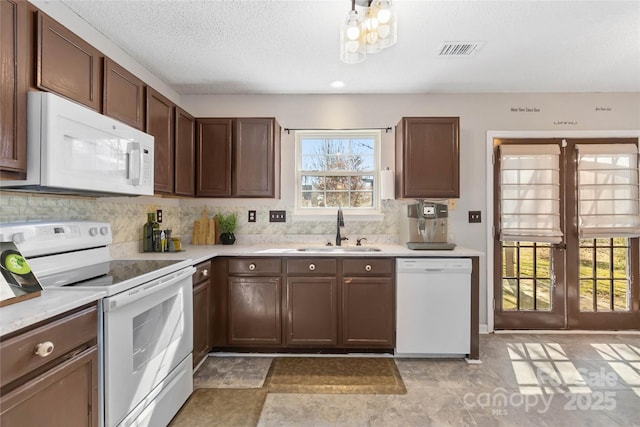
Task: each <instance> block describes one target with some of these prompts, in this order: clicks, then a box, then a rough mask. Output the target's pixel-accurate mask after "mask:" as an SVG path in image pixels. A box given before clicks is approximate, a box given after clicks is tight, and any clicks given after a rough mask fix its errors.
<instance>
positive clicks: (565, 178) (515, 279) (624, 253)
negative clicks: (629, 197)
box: [493, 138, 640, 330]
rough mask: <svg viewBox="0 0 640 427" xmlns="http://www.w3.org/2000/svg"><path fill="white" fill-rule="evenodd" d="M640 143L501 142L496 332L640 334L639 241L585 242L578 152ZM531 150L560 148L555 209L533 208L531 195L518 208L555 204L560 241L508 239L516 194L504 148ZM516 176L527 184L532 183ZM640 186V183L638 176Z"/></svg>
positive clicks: (496, 143)
mask: <svg viewBox="0 0 640 427" xmlns="http://www.w3.org/2000/svg"><path fill="white" fill-rule="evenodd" d="M637 143H638V140H637V139H636V138H633V139H628V138H624V139H622V138H617V139H606V140H605V139H581V140H577V139H576V140H564V139H495V140H494V159H495V162H494V212H495V217H494V230H496V231H495V233H494V266H493V268H494V275H493V276H494V298H495V299H494V325H495V328H496V329H601V330H607V329H640V302H639V301H640V284H639V276H640V272H639V264H640V252H639V239H638V238H637V237H613V238H612V237H601V236H597V237H594V238H590V237H589V238H585V237H580V234H579V230H578V224H579V221H580V218H579V212H578V210H579V203H580V201H579V196H578V194H579V187H578V177H579V176H582V175H579V171H578V161H577V159H578V155H577V149H578V146H580V147H585V144H636V145H637ZM529 144H537V145H540V146H545V147H552V148H553V146H557V148H556V149H555V150H556V152H559V155H558V157H557V171H554V172H553V174H554V176H555V178H554V184H555V183H556V182H557V187H558V188H557V190H554V191H553V194H554V196H553V199H554V200H553V201H547V200H537V199H535V197H536V196H533V199H529V200H527V196H528V192H527V191H526V190H524V191H523V190H519V191H520V193H522V194H523V195H524V199H523V200H520V201H519V202H518V203H519V204H521V205H522V206H524V209H525V210H526V209H528V208H527V206H533V209H534V210H535V205H537V204H540V203H551V204H553V205H554V209H555V208H557V212H558V218H557V220H556V224H557V225H556V227H558V231H559V236H561V237H557V236H554V237H553V238H546V239H545V238H542V239H526V238H523V239H522V240H518V239H517V238H513V236H512V238H510V239H505V238H504V236H503V235H502V234H501V231H500V230H501V225H502V224H501V200H503V199H504V195H505V194H506V193H507V192H508V191H510V190H509V188H507V187H509V185H508V183H507V184H505V182H504V181H503V180H501V161H504V162H506V160H503V158H501V155H500V153H501V147H506V146H508V145H514V146H515V145H529ZM592 146H595V145H592ZM502 150H503V151H506V150H505V149H504V148H502ZM636 159H637V158H636ZM636 161H637V160H636ZM636 166H637V165H636ZM532 168H533V169H535V166H533V167H532ZM554 170H555V168H554ZM529 172H530V174H540V173H542V172H541V171H539V170H534V171H529ZM601 175H602V176H604V173H603V174H601ZM514 176H517V178H516V180H525V179H526V178H525V177H526V176H530V175H527V174H526V173H520V174H517V175H514ZM598 176H600V175H598ZM598 179H600V178H598ZM635 179H636V182H637V172H636V178H635ZM603 180H605V181H607V180H611V181H612V182H609V183H608V185H609V187H610V188H616V187H615V178H611V177H607V178H606V179H605V178H603ZM525 187H526V186H525ZM581 194H582V193H581ZM501 197H502V198H503V199H501ZM507 197H509V196H507ZM635 197H637V193H636V195H635ZM600 202H601V201H600ZM583 209H584V208H583ZM502 221H504V219H502ZM529 240H536V241H529ZM544 240H547V241H544Z"/></svg>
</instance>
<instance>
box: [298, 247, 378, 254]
mask: <svg viewBox="0 0 640 427" xmlns="http://www.w3.org/2000/svg"><path fill="white" fill-rule="evenodd" d="M296 250H297V251H298V252H332V253H340V252H380V251H381V249H378V248H370V247H361V248H360V247H353V246H350V247H347V248H343V247H340V246H322V247H317V248H298V249H296Z"/></svg>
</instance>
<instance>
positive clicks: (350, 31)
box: [347, 25, 360, 40]
mask: <svg viewBox="0 0 640 427" xmlns="http://www.w3.org/2000/svg"><path fill="white" fill-rule="evenodd" d="M347 38H348V39H349V40H358V39H359V38H360V27H357V26H353V25H350V26H349V27H348V28H347Z"/></svg>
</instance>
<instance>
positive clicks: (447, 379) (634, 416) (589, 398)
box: [194, 333, 640, 427]
mask: <svg viewBox="0 0 640 427" xmlns="http://www.w3.org/2000/svg"><path fill="white" fill-rule="evenodd" d="M214 357H215V356H214ZM480 357H481V360H482V364H467V363H465V362H464V361H462V360H429V359H396V364H397V366H398V370H399V371H400V374H401V375H402V378H403V380H404V383H405V385H406V387H407V394H405V395H350V394H332V395H329V394H286V393H283V394H272V393H270V394H268V395H267V398H266V401H265V404H264V407H263V409H262V413H261V416H260V420H259V422H258V425H259V426H385V427H386V426H432V425H433V426H466V425H469V426H536V427H538V426H576V427H577V426H640V334H636V335H628V334H624V335H622V334H542V333H541V334H529V333H527V334H524V333H522V334H513V333H509V334H491V335H483V336H481V346H480ZM215 360H216V363H215V364H209V368H208V369H211V370H212V371H211V372H208V373H207V375H206V376H207V377H208V381H209V383H208V384H202V383H198V375H196V380H195V381H194V387H202V386H207V387H229V388H243V387H260V386H261V384H262V381H264V377H265V376H266V373H267V370H268V368H269V363H270V360H271V359H270V358H268V357H216V358H215Z"/></svg>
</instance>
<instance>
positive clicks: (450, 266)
mask: <svg viewBox="0 0 640 427" xmlns="http://www.w3.org/2000/svg"><path fill="white" fill-rule="evenodd" d="M470 342H471V260H470V259H468V258H398V259H397V260H396V356H423V357H436V356H464V355H467V354H469V352H470V351H471V350H470V349H471V344H470Z"/></svg>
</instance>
